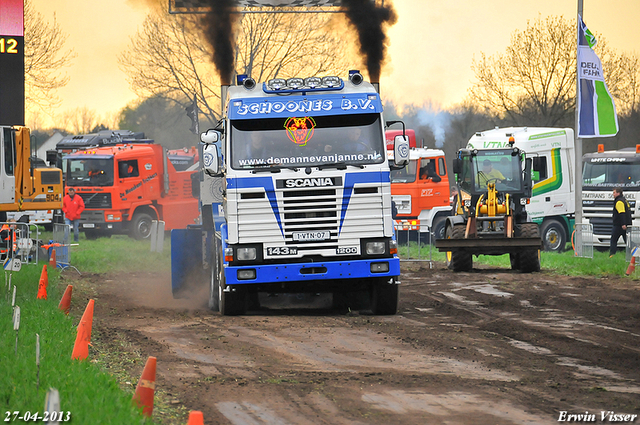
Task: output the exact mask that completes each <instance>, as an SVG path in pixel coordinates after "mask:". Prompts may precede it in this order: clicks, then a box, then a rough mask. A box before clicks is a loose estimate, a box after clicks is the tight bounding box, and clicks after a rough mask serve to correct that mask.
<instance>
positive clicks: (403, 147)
mask: <svg viewBox="0 0 640 425" xmlns="http://www.w3.org/2000/svg"><path fill="white" fill-rule="evenodd" d="M408 163H409V137H408V136H399V135H398V136H396V137H395V138H394V139H393V164H394V165H395V166H396V167H400V168H402V167H404V166H406V165H407V164H408Z"/></svg>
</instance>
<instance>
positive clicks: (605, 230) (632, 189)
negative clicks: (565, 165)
mask: <svg viewBox="0 0 640 425" xmlns="http://www.w3.org/2000/svg"><path fill="white" fill-rule="evenodd" d="M582 162H583V170H582V179H583V181H582V215H583V217H584V222H585V223H590V224H592V225H593V246H594V247H595V248H596V249H598V250H601V251H605V250H606V249H607V248H608V247H609V242H610V239H611V228H612V227H613V215H612V214H613V188H614V187H617V186H619V187H621V188H622V192H623V194H624V197H625V198H626V199H627V201H628V202H629V206H630V207H631V216H632V219H633V226H640V214H639V213H638V208H637V204H636V202H637V200H638V199H639V198H640V145H636V147H635V148H633V147H630V148H623V149H620V150H613V151H605V150H604V147H603V145H599V146H598V152H593V153H587V154H584V155H583V156H582ZM618 247H624V242H623V241H622V238H620V239H619V240H618Z"/></svg>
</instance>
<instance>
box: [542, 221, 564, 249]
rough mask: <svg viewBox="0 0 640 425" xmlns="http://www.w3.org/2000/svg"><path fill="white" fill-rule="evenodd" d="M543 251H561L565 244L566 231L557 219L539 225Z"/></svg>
mask: <svg viewBox="0 0 640 425" xmlns="http://www.w3.org/2000/svg"><path fill="white" fill-rule="evenodd" d="M540 235H541V236H542V243H543V245H544V250H545V251H552V252H562V251H564V248H565V247H566V245H567V232H566V230H565V229H564V226H563V225H562V224H561V223H560V222H558V221H557V220H548V221H545V222H544V223H542V226H540Z"/></svg>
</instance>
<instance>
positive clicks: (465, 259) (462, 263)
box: [445, 224, 473, 272]
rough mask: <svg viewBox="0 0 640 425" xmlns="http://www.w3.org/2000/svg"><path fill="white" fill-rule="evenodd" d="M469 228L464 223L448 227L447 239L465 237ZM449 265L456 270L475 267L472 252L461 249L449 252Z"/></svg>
mask: <svg viewBox="0 0 640 425" xmlns="http://www.w3.org/2000/svg"><path fill="white" fill-rule="evenodd" d="M466 230H467V228H466V226H465V225H464V224H454V225H453V227H447V230H446V232H445V238H446V239H464V233H465V232H466ZM447 267H449V268H450V269H451V270H453V271H454V272H468V271H471V269H473V257H472V255H471V254H469V253H466V252H464V251H461V250H455V251H448V252H447Z"/></svg>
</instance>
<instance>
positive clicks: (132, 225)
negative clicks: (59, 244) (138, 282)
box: [65, 140, 199, 239]
mask: <svg viewBox="0 0 640 425" xmlns="http://www.w3.org/2000/svg"><path fill="white" fill-rule="evenodd" d="M65 165H66V169H65V176H66V179H65V181H66V185H67V187H74V188H75V189H76V193H77V194H78V195H80V196H81V197H82V199H83V201H84V204H85V210H84V211H83V212H82V214H81V217H80V226H81V229H82V230H83V231H84V233H85V235H86V237H87V238H89V239H93V238H96V237H98V236H108V235H111V234H128V235H130V236H131V237H133V238H135V239H145V238H147V237H149V236H150V232H151V222H152V220H162V221H164V222H165V229H166V230H171V229H174V228H185V227H187V226H188V225H193V224H195V223H196V221H198V217H199V211H198V199H197V198H196V197H194V194H193V192H192V181H191V175H192V174H193V173H194V172H195V171H176V170H175V168H174V167H173V165H172V164H171V163H170V162H169V161H168V160H167V157H166V154H165V152H164V148H163V147H162V146H160V145H157V144H155V143H154V142H153V141H152V140H146V143H145V142H144V141H142V140H138V141H137V142H136V143H132V144H127V143H125V144H121V145H115V146H103V147H97V148H92V149H86V150H81V151H77V152H74V153H71V154H69V155H67V156H66V157H65Z"/></svg>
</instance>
